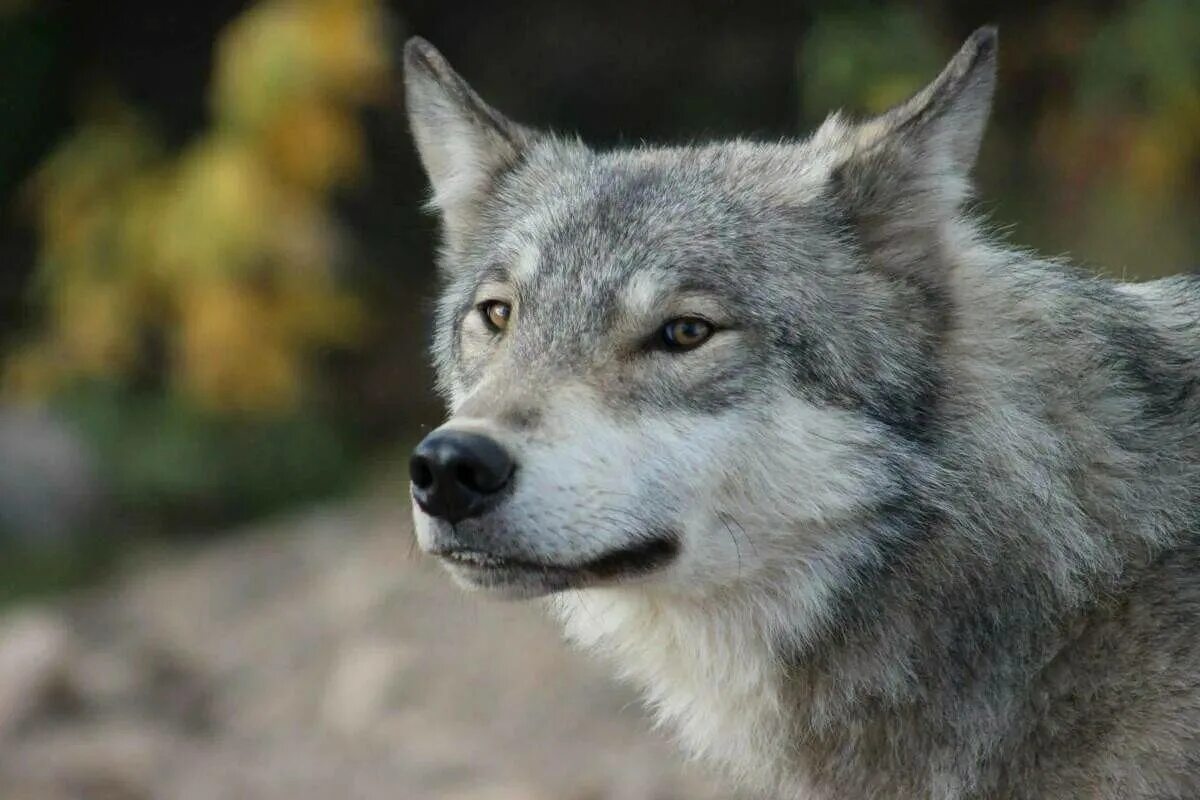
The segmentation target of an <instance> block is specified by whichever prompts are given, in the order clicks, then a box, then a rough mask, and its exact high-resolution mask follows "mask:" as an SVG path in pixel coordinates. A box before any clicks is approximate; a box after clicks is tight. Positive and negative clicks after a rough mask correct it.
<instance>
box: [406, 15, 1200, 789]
mask: <svg viewBox="0 0 1200 800" xmlns="http://www.w3.org/2000/svg"><path fill="white" fill-rule="evenodd" d="M995 56H996V36H995V32H994V31H993V30H991V29H981V30H980V31H978V32H977V33H976V34H974V35H973V36H972V37H971V38H970V39H969V40H968V41H967V43H966V44H965V45H964V47H963V49H962V50H961V51H960V52H959V54H958V55H957V56H956V57H955V58H954V59H953V60H952V61H951V63H950V65H949V66H948V67H947V68H946V70H945V71H944V72H943V74H942V75H941V76H940V77H939V78H937V80H935V81H934V82H933V83H932V84H931V85H930V87H929V88H927V89H925V90H924V91H922V92H921V93H919V94H918V95H917V96H916V97H915V98H913V100H911V101H909V102H908V103H906V104H904V105H903V106H901V107H899V108H898V109H896V110H894V111H892V112H889V113H888V114H885V115H883V116H882V117H880V118H878V119H875V120H870V121H867V122H863V123H855V122H851V121H848V120H846V119H844V118H842V117H840V116H838V115H835V116H834V117H831V118H830V120H829V121H827V122H826V123H825V125H823V126H822V127H821V129H820V130H818V131H817V132H816V133H815V134H813V136H811V137H810V138H808V139H805V140H803V141H798V142H783V143H777V144H761V143H754V142H745V141H738V142H729V143H723V144H716V145H705V146H685V147H642V148H637V149H631V150H618V151H613V152H595V151H593V150H590V149H588V148H587V147H585V146H584V145H583V144H581V143H579V142H578V141H575V140H571V139H564V138H560V137H556V136H553V135H550V134H546V133H540V132H534V131H531V130H529V129H527V128H523V127H521V126H518V125H515V124H513V123H511V122H509V121H507V120H505V119H504V118H503V117H502V116H501V115H499V114H498V113H497V112H495V111H494V110H492V109H490V108H488V107H487V106H486V105H484V104H483V101H482V100H480V99H479V98H478V96H477V95H475V93H474V92H472V91H470V89H469V88H467V86H466V84H465V83H464V82H462V79H461V78H459V77H458V76H457V75H455V74H454V73H453V71H452V70H451V69H450V68H449V66H447V65H446V63H445V62H444V61H443V60H442V59H441V57H440V56H439V55H438V54H437V53H436V51H434V50H433V49H432V48H431V47H430V46H429V45H428V44H427V43H424V42H422V41H420V40H414V41H413V42H411V43H410V44H409V47H408V67H407V69H408V75H407V80H408V87H409V102H410V114H411V116H412V124H413V129H414V132H415V134H416V140H417V144H418V148H419V150H420V153H421V156H422V159H423V161H424V163H425V164H426V166H427V168H428V170H429V172H430V177H431V180H432V181H433V183H434V204H435V206H437V207H438V208H440V209H441V211H442V214H443V218H444V220H445V223H446V233H447V235H446V237H445V239H444V248H443V252H442V254H441V257H440V269H441V273H442V277H443V281H444V290H443V294H442V298H441V302H440V305H439V313H438V317H437V322H436V326H437V327H436V332H435V347H434V357H435V361H436V365H437V369H438V375H439V380H440V386H441V389H442V391H443V392H444V393H445V395H446V397H447V399H448V401H449V403H450V405H451V409H452V414H451V417H450V419H449V421H448V422H447V423H446V424H447V425H448V426H460V427H463V428H472V429H479V430H484V431H486V432H487V433H488V434H489V435H492V436H495V437H496V438H498V439H500V440H501V441H503V442H504V443H505V444H506V446H508V447H510V448H511V449H512V450H513V451H514V452H515V453H516V454H517V457H518V459H519V461H520V466H519V467H518V471H517V473H516V480H515V485H514V486H513V487H512V489H511V496H509V497H508V498H507V499H506V500H505V502H504V503H503V504H502V505H501V506H500V507H499V508H497V509H496V510H495V511H493V512H489V513H488V514H487V515H485V516H483V517H480V518H478V519H472V520H467V521H464V522H462V523H460V524H459V525H457V526H454V527H451V526H447V525H442V524H440V523H438V522H437V521H436V520H432V519H430V518H429V517H428V516H427V515H424V514H423V513H422V512H420V511H419V510H418V511H417V512H416V522H417V532H418V539H419V541H420V543H421V545H422V546H423V547H424V548H425V549H426V550H429V551H431V552H434V553H445V552H447V549H448V548H452V547H459V546H469V547H470V548H471V549H472V550H475V551H482V552H485V553H488V554H494V555H495V557H497V558H514V559H521V560H523V561H526V562H534V563H536V564H542V565H544V567H543V569H542V571H541V573H540V574H539V573H537V572H536V571H534V572H532V573H529V572H525V573H521V574H520V576H518V577H513V576H511V575H510V576H507V577H505V576H504V575H499V574H497V573H494V572H487V571H486V570H480V569H477V568H475V567H472V566H470V565H465V564H461V563H449V564H448V567H449V568H450V570H451V572H452V573H453V574H454V575H455V577H456V578H457V579H459V580H460V581H462V582H463V583H464V584H465V585H467V586H469V587H471V588H483V589H492V590H495V591H497V592H499V593H501V594H505V595H510V596H534V595H543V594H547V595H549V599H548V603H549V605H550V607H551V608H552V610H554V611H555V612H556V613H558V614H559V615H560V616H562V618H563V620H564V623H565V624H566V627H567V630H568V633H569V634H570V636H571V637H572V638H573V639H575V640H577V641H579V642H580V643H581V644H583V645H585V646H589V647H592V648H594V649H596V650H598V651H600V652H602V653H604V654H606V655H607V656H608V657H610V658H611V659H612V660H613V661H614V663H615V664H616V665H617V666H618V668H619V669H620V670H621V671H622V672H623V673H624V674H626V675H628V676H629V677H630V678H631V679H633V680H635V681H637V682H639V683H640V684H641V685H642V686H643V687H644V688H645V690H646V693H647V697H648V699H649V700H650V702H651V703H652V704H653V705H654V706H655V707H656V708H657V709H658V710H659V712H660V714H661V715H662V717H663V719H664V720H665V721H667V722H669V723H671V724H673V725H675V726H676V727H677V729H678V731H679V735H680V738H681V740H682V742H683V744H684V745H685V746H686V747H687V748H689V749H690V750H691V751H693V752H694V753H696V754H697V755H700V756H702V757H704V758H706V759H708V760H710V761H711V762H713V763H715V764H717V765H719V766H721V767H723V768H724V769H725V770H726V772H727V774H728V775H730V776H731V777H732V778H733V779H734V780H738V781H741V782H742V783H744V784H745V785H747V786H750V787H753V788H757V789H759V790H761V791H763V792H767V793H773V794H774V796H781V797H796V798H801V797H803V798H834V797H838V798H840V797H848V798H859V797H862V798H867V797H869V798H914V797H934V798H944V799H945V800H951V799H952V798H953V799H955V800H959V799H964V798H990V799H993V800H998V799H999V798H1012V799H1013V800H1016V799H1017V798H1089V799H1090V798H1163V799H1165V798H1180V799H1182V798H1192V797H1197V796H1200V635H1198V634H1200V435H1198V434H1200V430H1198V429H1200V395H1198V393H1197V382H1198V381H1200V281H1197V280H1196V279H1193V278H1190V277H1177V278H1173V279H1168V280H1163V281H1158V282H1155V283H1150V284H1142V285H1136V286H1135V285H1128V284H1118V283H1114V282H1109V281H1105V280H1101V279H1099V278H1096V277H1093V276H1091V275H1085V274H1083V273H1080V272H1077V271H1075V270H1073V269H1072V268H1070V267H1069V266H1066V265H1064V264H1060V263H1056V262H1051V261H1047V260H1044V259H1040V258H1038V257H1036V256H1033V255H1031V254H1029V253H1025V252H1021V251H1016V250H1013V249H1011V248H1009V247H1007V246H1005V245H1003V244H1000V243H997V242H995V241H993V240H992V239H990V238H989V237H988V236H987V235H986V234H985V233H984V232H983V231H982V230H981V228H980V226H979V225H978V224H977V223H976V222H975V221H974V220H972V219H971V218H970V217H968V216H965V215H964V212H963V211H962V205H963V201H964V200H965V198H966V196H967V193H968V188H969V183H968V171H969V169H970V167H971V164H972V162H973V160H974V157H975V154H976V152H977V150H978V145H979V140H980V137H981V136H982V133H983V126H984V122H985V119H986V116H987V109H988V106H989V103H990V98H991V94H992V87H993V82H994V74H995ZM497 294H500V295H503V296H502V297H500V298H499V299H503V300H505V301H507V302H511V303H513V307H514V315H513V320H512V322H511V324H510V329H509V330H508V331H506V332H505V333H504V334H503V335H496V334H493V333H490V332H488V331H487V330H485V329H483V328H482V327H481V323H479V322H478V320H477V319H476V317H477V312H476V311H475V304H476V303H478V302H479V301H480V300H481V299H493V296H494V295H497ZM698 311H700V312H703V314H704V316H706V317H709V318H710V319H713V321H714V322H716V323H717V324H718V327H720V328H721V330H719V332H718V333H717V334H716V335H715V336H714V337H713V338H712V340H710V341H709V342H708V343H706V344H704V345H702V346H701V347H700V348H698V349H696V350H695V351H691V352H688V353H681V354H673V353H667V352H663V351H661V349H657V348H656V347H655V344H654V342H655V339H654V336H655V331H656V330H657V329H658V326H659V325H661V324H662V323H663V322H664V321H665V320H668V319H670V318H671V317H673V316H679V315H681V314H688V313H693V312H698ZM655 548H657V549H655ZM630 553H633V554H642V555H645V554H647V553H649V554H652V555H653V559H651V560H643V561H641V562H637V563H634V562H633V561H632V560H631V559H632V558H633V556H629V558H625V557H624V556H623V555H622V554H626V555H627V554H630ZM489 557H491V556H490V555H489ZM448 561H450V559H448ZM597 565H602V566H605V567H606V568H608V569H607V571H601V570H600V569H599V568H598V567H597ZM576 567H579V568H580V569H575V568H576ZM584 567H586V569H585V568H584Z"/></svg>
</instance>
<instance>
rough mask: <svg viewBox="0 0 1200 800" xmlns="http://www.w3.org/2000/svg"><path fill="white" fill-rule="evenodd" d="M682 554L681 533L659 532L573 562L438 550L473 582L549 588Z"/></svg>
mask: <svg viewBox="0 0 1200 800" xmlns="http://www.w3.org/2000/svg"><path fill="white" fill-rule="evenodd" d="M678 554H679V536H678V535H677V534H675V533H673V532H658V533H655V534H654V535H652V536H649V537H646V538H645V539H642V540H641V541H639V542H637V543H636V544H634V545H631V546H630V547H623V548H619V549H615V550H612V551H610V552H608V553H605V554H603V555H601V556H597V557H595V558H591V559H588V560H586V561H582V562H579V563H574V564H556V563H554V562H551V561H539V560H534V559H526V558H518V557H514V556H506V555H500V554H498V553H493V552H488V551H485V550H477V549H474V548H470V547H451V548H447V549H444V550H441V551H438V552H436V553H435V555H437V556H439V557H440V558H442V559H443V560H444V561H445V562H446V563H448V564H449V565H451V566H452V567H454V568H455V570H456V571H457V572H459V573H460V574H463V575H464V577H467V578H468V579H469V580H471V582H473V583H476V584H479V585H481V586H485V587H493V586H494V587H501V586H506V585H515V584H525V585H530V584H536V585H539V586H540V587H541V588H542V589H543V590H546V591H557V590H560V589H568V588H576V587H580V586H584V585H587V584H594V583H599V582H605V581H612V580H615V579H618V578H626V577H632V576H635V575H643V574H646V573H648V572H654V571H656V570H659V569H662V568H663V567H665V566H666V565H667V564H669V563H670V562H671V561H673V560H674V559H675V557H676V556H677V555H678Z"/></svg>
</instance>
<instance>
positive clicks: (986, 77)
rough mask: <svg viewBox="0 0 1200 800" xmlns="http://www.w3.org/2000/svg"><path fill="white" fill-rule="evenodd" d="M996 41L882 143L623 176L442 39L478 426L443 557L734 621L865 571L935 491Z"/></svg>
mask: <svg viewBox="0 0 1200 800" xmlns="http://www.w3.org/2000/svg"><path fill="white" fill-rule="evenodd" d="M994 54H995V34H994V31H992V30H991V29H983V30H981V31H979V32H978V33H976V34H975V35H974V36H973V37H972V38H971V39H970V40H969V41H968V42H967V44H966V45H965V46H964V47H963V49H962V50H961V51H960V52H959V54H958V55H957V56H956V57H955V58H954V60H953V61H951V63H950V64H949V66H948V67H947V68H946V70H945V71H944V72H943V73H942V75H941V76H940V77H939V78H937V80H935V81H934V83H932V84H931V85H930V86H929V87H928V88H926V89H925V90H924V91H922V92H921V93H920V94H918V95H917V96H916V97H915V98H913V99H912V100H911V101H910V102H908V103H906V104H905V105H903V106H901V107H899V108H897V109H895V110H893V111H891V112H889V113H887V114H885V115H883V116H882V117H879V118H877V119H874V120H871V121H868V122H866V123H861V124H855V123H850V122H847V121H845V120H843V119H842V118H841V117H839V116H836V115H835V116H834V117H832V118H830V120H828V121H827V122H826V123H825V124H824V125H823V126H822V127H821V128H820V129H819V130H818V131H817V132H816V133H815V134H814V135H813V136H812V137H810V138H809V139H807V140H805V141H801V142H797V143H784V144H758V143H751V142H733V143H725V144H719V145H707V146H695V147H671V148H657V147H644V148H638V149H632V150H618V151H614V152H597V151H594V150H591V149H589V148H587V147H586V146H584V145H583V144H581V143H579V142H578V141H574V140H569V139H563V138H558V137H555V136H552V135H549V134H545V133H541V132H537V131H533V130H530V129H528V128H525V127H522V126H520V125H517V124H515V123H513V122H511V121H509V120H507V119H505V118H504V117H503V116H501V115H500V114H499V113H498V112H497V111H495V110H493V109H491V108H490V107H488V106H487V105H485V104H484V103H483V101H482V100H480V98H479V97H478V96H477V95H476V94H475V93H474V92H473V91H472V90H471V89H470V88H469V87H468V86H467V85H466V83H465V82H464V81H463V80H462V79H461V78H460V77H459V76H458V75H457V74H455V73H454V72H453V71H452V70H451V68H450V67H449V66H448V65H447V64H446V62H445V61H444V60H443V59H442V57H441V56H440V55H439V54H438V53H437V52H436V51H435V50H434V49H433V48H432V47H431V46H430V45H429V44H427V43H426V42H424V41H422V40H419V39H414V40H413V41H411V42H410V43H409V44H408V47H407V51H406V63H407V90H408V108H409V114H410V117H411V124H412V128H413V132H414V135H415V138H416V141H417V144H418V148H419V151H420V155H421V159H422V161H423V163H424V165H425V167H426V169H427V171H428V173H429V177H430V180H431V183H432V186H433V199H432V205H433V207H434V208H436V209H437V210H438V211H439V212H440V214H441V217H442V220H443V228H444V241H443V248H442V251H441V256H440V268H441V275H442V278H443V282H444V289H443V293H442V295H441V299H440V303H439V306H438V313H437V320H436V329H435V335H434V353H435V359H436V366H437V371H438V378H439V385H440V389H441V390H442V392H443V393H444V395H445V396H446V398H447V400H448V403H449V406H450V409H451V414H450V417H449V419H448V421H447V422H446V423H445V424H444V425H442V426H441V427H440V428H438V429H437V430H436V431H434V432H433V433H431V434H430V435H429V437H428V438H427V439H426V440H425V441H424V442H423V443H422V444H421V445H420V447H419V448H418V450H417V452H416V455H415V456H414V459H413V496H414V500H415V502H414V508H415V519H416V530H417V537H418V540H419V542H420V545H421V547H422V548H423V549H424V550H426V551H427V552H429V553H432V554H434V555H436V556H439V557H440V558H441V560H442V561H443V563H444V564H445V565H446V566H447V567H448V568H449V570H450V571H451V573H452V574H453V575H454V576H455V577H456V578H457V579H458V580H459V581H460V582H461V583H463V584H465V585H467V586H469V587H472V588H481V589H488V590H492V591H495V592H497V593H500V594H502V595H507V596H515V597H524V596H534V595H539V594H545V593H549V592H555V591H557V590H563V589H569V588H580V587H588V586H597V585H616V584H621V585H626V584H627V585H631V586H632V585H636V586H637V587H639V588H640V589H641V590H645V591H652V592H669V593H675V594H683V595H699V596H704V595H712V594H714V593H722V592H728V591H730V590H732V589H735V588H740V587H751V588H753V587H759V588H765V587H769V586H771V585H775V584H777V583H778V581H779V578H780V575H781V573H784V572H800V573H802V577H801V580H806V581H808V585H809V586H811V592H810V595H809V596H808V597H807V598H806V600H805V602H811V603H813V608H814V610H815V609H817V608H818V607H819V601H820V596H819V595H820V593H821V591H823V590H822V587H823V586H826V585H832V584H833V583H835V582H836V581H835V578H836V576H838V575H839V574H841V573H843V572H845V571H846V570H849V569H852V568H853V567H854V564H853V563H851V560H852V559H851V556H850V554H851V553H853V554H857V555H856V557H863V554H864V551H870V550H871V548H873V547H876V546H877V545H878V546H885V545H886V543H875V542H870V541H864V540H863V537H862V536H861V534H855V533H853V531H856V530H859V529H860V528H861V526H860V525H858V524H857V522H858V521H860V520H868V519H874V518H876V517H877V516H878V513H879V509H880V508H883V507H895V506H896V505H897V504H903V503H904V502H905V500H906V498H907V497H908V496H909V494H910V493H911V492H912V486H913V483H914V482H921V481H935V480H937V476H936V474H935V471H934V470H933V469H932V468H931V467H930V466H929V464H928V463H927V460H926V459H925V458H924V456H923V452H924V446H923V443H924V442H925V440H926V439H927V437H928V435H929V427H930V426H931V425H932V424H934V423H933V422H932V421H931V420H930V419H929V417H928V414H927V409H928V408H929V407H930V405H931V403H932V402H933V401H934V400H935V399H936V396H937V394H938V392H939V391H940V390H941V384H940V375H939V369H938V360H937V350H938V346H939V342H940V339H941V337H942V335H943V333H944V331H945V329H946V327H947V326H948V325H950V324H951V320H950V319H949V314H948V311H947V308H946V306H945V303H943V302H942V297H943V294H944V291H945V285H944V284H945V280H946V277H945V275H944V274H943V271H942V270H941V269H940V266H941V254H940V252H939V245H938V242H939V235H938V234H939V231H940V229H941V227H942V226H943V225H944V224H945V223H947V222H948V221H949V220H950V219H951V218H952V217H953V216H954V214H955V213H956V210H957V207H958V206H959V204H960V203H961V201H962V199H963V195H964V193H965V190H966V188H965V187H966V173H967V171H968V169H969V168H970V166H971V163H972V161H973V159H974V156H975V152H976V150H977V148H978V144H979V139H980V137H981V134H982V130H983V124H984V121H985V118H986V114H987V109H988V105H989V101H990V96H991V91H992V84H993V75H994Z"/></svg>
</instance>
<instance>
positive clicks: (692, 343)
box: [661, 317, 713, 351]
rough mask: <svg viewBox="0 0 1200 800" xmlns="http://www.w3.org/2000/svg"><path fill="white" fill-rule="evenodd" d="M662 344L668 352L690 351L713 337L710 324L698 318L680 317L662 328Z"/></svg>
mask: <svg viewBox="0 0 1200 800" xmlns="http://www.w3.org/2000/svg"><path fill="white" fill-rule="evenodd" d="M661 335H662V343H663V345H664V346H665V347H666V348H667V349H668V350H675V351H683V350H692V349H694V348H696V347H699V346H700V345H702V344H704V343H705V342H706V341H708V337H710V336H712V335H713V326H712V323H711V322H709V321H708V320H706V319H701V318H700V317H680V318H679V319H673V320H671V321H670V322H668V323H667V324H666V325H664V326H663V327H662V333H661Z"/></svg>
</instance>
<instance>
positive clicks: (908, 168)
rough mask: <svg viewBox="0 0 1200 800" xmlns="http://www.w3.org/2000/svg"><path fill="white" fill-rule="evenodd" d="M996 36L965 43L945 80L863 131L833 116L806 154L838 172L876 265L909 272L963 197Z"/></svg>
mask: <svg viewBox="0 0 1200 800" xmlns="http://www.w3.org/2000/svg"><path fill="white" fill-rule="evenodd" d="M996 51H997V35H996V29H995V28H994V27H985V28H980V29H979V30H977V31H975V33H973V34H971V36H970V38H968V39H967V41H966V42H965V43H964V44H963V46H962V48H961V49H960V50H959V51H958V53H957V54H956V55H955V56H954V58H952V59H951V60H950V63H949V64H947V66H946V68H945V69H944V70H942V73H941V74H940V75H939V76H938V77H937V78H936V79H935V80H934V81H933V82H932V83H930V84H929V85H928V86H926V87H925V88H924V89H922V90H921V91H920V92H918V93H917V94H916V95H915V96H914V97H913V98H912V99H910V100H908V101H907V102H905V103H903V104H901V105H899V106H897V107H896V108H893V109H892V110H890V111H888V112H886V113H884V114H882V115H880V116H878V117H876V118H874V119H871V120H868V121H866V122H861V123H851V122H847V121H846V120H844V119H843V118H842V117H841V116H840V115H837V114H835V115H833V116H832V117H830V118H829V119H828V120H826V122H825V123H824V124H823V125H822V126H821V128H820V129H819V130H818V131H817V132H816V133H815V134H814V136H813V140H812V145H813V146H814V147H815V148H817V150H818V152H822V153H824V154H825V157H826V158H828V159H829V160H830V161H831V163H832V164H833V165H834V166H833V168H832V171H831V173H830V184H831V190H832V192H833V195H834V199H835V202H836V203H837V204H838V205H839V206H841V208H842V209H843V210H844V212H845V213H846V214H847V215H848V216H849V218H850V220H851V222H852V224H853V226H854V227H855V229H856V231H857V232H858V233H859V235H860V236H861V237H862V240H863V243H864V245H865V247H866V249H867V251H868V252H869V253H870V255H871V256H872V258H873V260H874V261H875V262H876V263H878V264H881V265H884V266H887V267H889V268H891V269H898V270H912V269H919V268H921V267H923V266H927V265H928V264H930V263H933V262H934V261H936V259H931V258H929V257H928V256H929V255H930V252H929V248H930V247H932V246H933V245H934V243H935V242H936V238H937V233H938V230H939V229H940V228H941V226H942V225H943V224H944V223H946V222H948V221H950V220H952V219H953V218H954V217H955V216H956V214H957V213H958V210H959V208H960V207H961V205H962V203H963V201H964V200H965V199H966V197H967V196H968V194H969V191H970V181H969V174H970V170H971V168H972V166H973V165H974V163H975V157H976V155H977V154H978V152H979V144H980V140H981V139H982V138H983V131H984V126H985V124H986V123H987V117H988V112H989V111H990V109H991V101H992V93H993V89H994V86H995V82H996Z"/></svg>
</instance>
